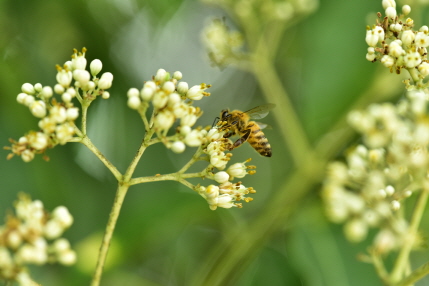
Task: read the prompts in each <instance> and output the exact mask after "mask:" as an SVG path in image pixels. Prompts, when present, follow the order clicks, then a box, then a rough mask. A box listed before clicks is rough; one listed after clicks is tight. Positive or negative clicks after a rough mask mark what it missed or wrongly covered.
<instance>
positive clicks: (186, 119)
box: [180, 114, 198, 126]
mask: <svg viewBox="0 0 429 286" xmlns="http://www.w3.org/2000/svg"><path fill="white" fill-rule="evenodd" d="M197 119H198V117H197V116H196V115H194V114H186V115H185V116H183V117H182V118H181V119H180V125H182V126H185V125H186V126H194V124H195V122H197Z"/></svg>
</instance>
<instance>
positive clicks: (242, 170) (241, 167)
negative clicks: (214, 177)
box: [226, 163, 247, 178]
mask: <svg viewBox="0 0 429 286" xmlns="http://www.w3.org/2000/svg"><path fill="white" fill-rule="evenodd" d="M226 171H227V172H228V174H229V175H231V177H235V178H243V177H244V176H246V175H247V168H246V165H245V164H243V163H235V164H233V165H231V166H230V167H229V168H228V170H226Z"/></svg>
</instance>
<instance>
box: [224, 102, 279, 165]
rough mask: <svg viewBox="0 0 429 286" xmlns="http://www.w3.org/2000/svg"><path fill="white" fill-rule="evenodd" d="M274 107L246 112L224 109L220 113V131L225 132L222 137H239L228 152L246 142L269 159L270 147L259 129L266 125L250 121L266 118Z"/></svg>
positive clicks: (266, 106) (258, 108) (270, 105)
mask: <svg viewBox="0 0 429 286" xmlns="http://www.w3.org/2000/svg"><path fill="white" fill-rule="evenodd" d="M275 106H276V105H275V104H273V103H270V104H266V105H261V106H257V107H254V108H252V109H250V110H248V111H245V112H242V111H240V110H233V111H231V112H230V111H229V110H228V109H224V110H222V111H221V113H220V121H221V122H222V123H221V124H222V125H221V129H223V130H227V131H228V132H227V133H225V135H224V136H223V137H224V138H229V137H231V136H232V135H235V134H238V135H239V136H241V137H240V138H239V139H238V140H237V141H235V142H234V143H233V144H231V146H230V147H229V150H232V149H234V148H237V147H239V146H241V144H243V143H244V142H246V141H248V142H249V144H250V145H251V146H252V147H253V148H254V149H255V150H256V151H257V152H258V153H259V154H261V155H262V156H265V157H271V145H270V143H268V140H267V138H266V137H265V134H264V133H263V132H262V131H261V129H263V128H265V127H267V125H266V124H263V123H259V122H258V123H256V122H255V121H250V119H261V118H264V117H265V116H267V114H268V112H269V111H270V110H271V109H273V108H274V107H275Z"/></svg>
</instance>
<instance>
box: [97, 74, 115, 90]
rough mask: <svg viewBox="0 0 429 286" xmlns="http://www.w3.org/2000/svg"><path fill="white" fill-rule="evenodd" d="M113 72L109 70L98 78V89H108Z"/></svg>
mask: <svg viewBox="0 0 429 286" xmlns="http://www.w3.org/2000/svg"><path fill="white" fill-rule="evenodd" d="M112 81H113V74H111V73H110V72H105V73H103V74H102V75H101V77H100V80H99V81H98V87H99V88H100V89H109V88H110V87H111V86H112Z"/></svg>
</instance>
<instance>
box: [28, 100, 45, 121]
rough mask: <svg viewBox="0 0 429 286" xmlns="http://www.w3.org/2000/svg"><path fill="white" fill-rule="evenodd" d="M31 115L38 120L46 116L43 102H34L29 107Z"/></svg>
mask: <svg viewBox="0 0 429 286" xmlns="http://www.w3.org/2000/svg"><path fill="white" fill-rule="evenodd" d="M30 111H31V113H32V114H33V115H34V116H35V117H38V118H42V117H45V116H46V104H45V102H44V101H43V100H36V101H34V102H33V103H32V104H31V105H30Z"/></svg>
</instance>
